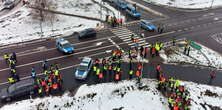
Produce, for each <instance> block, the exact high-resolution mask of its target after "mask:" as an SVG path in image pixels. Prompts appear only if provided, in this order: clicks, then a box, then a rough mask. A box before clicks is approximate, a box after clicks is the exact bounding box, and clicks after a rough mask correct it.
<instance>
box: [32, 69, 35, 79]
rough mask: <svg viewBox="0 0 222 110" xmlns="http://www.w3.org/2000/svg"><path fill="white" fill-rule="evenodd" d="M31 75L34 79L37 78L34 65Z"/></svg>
mask: <svg viewBox="0 0 222 110" xmlns="http://www.w3.org/2000/svg"><path fill="white" fill-rule="evenodd" d="M31 77H32V78H34V79H35V78H36V72H35V67H32V71H31Z"/></svg>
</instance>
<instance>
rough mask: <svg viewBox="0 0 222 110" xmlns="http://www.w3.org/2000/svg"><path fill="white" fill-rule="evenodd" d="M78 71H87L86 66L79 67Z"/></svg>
mask: <svg viewBox="0 0 222 110" xmlns="http://www.w3.org/2000/svg"><path fill="white" fill-rule="evenodd" d="M78 69H79V70H80V71H85V70H87V66H84V65H80V66H79V68H78Z"/></svg>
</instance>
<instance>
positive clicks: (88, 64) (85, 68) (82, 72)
mask: <svg viewBox="0 0 222 110" xmlns="http://www.w3.org/2000/svg"><path fill="white" fill-rule="evenodd" d="M92 64H93V61H92V58H89V57H84V58H83V59H82V61H81V63H80V64H79V66H78V67H77V69H76V71H75V78H76V79H80V80H84V79H86V77H87V76H88V74H89V72H90V70H91V68H92Z"/></svg>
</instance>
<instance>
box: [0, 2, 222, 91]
mask: <svg viewBox="0 0 222 110" xmlns="http://www.w3.org/2000/svg"><path fill="white" fill-rule="evenodd" d="M135 1H136V2H138V3H140V4H142V5H144V6H148V7H150V8H152V9H154V10H156V11H159V12H161V13H163V14H164V15H166V16H168V17H166V18H164V17H160V16H157V15H154V14H152V13H151V12H148V11H147V10H145V9H142V8H140V9H139V10H140V11H141V12H142V19H147V20H150V21H152V23H153V24H155V25H158V24H164V25H165V26H166V27H165V30H164V32H163V33H162V34H159V33H157V32H149V31H147V30H143V29H140V27H139V25H138V22H136V21H135V20H133V19H131V18H128V19H129V21H130V22H131V23H128V24H127V25H123V26H120V27H115V28H107V29H102V30H99V31H98V34H97V37H95V38H90V39H84V40H79V39H78V38H77V37H76V36H74V35H70V36H66V37H64V38H65V39H67V40H69V41H70V42H71V43H72V44H73V45H74V46H75V48H76V49H75V52H74V53H73V54H70V55H63V54H62V53H60V52H59V51H58V50H57V49H56V48H55V39H42V40H37V41H32V42H25V43H21V44H16V45H9V46H6V47H1V49H0V55H1V56H2V55H3V54H4V53H11V52H16V53H17V57H18V58H17V59H18V63H17V66H16V68H17V73H19V76H20V78H21V79H26V78H30V74H31V68H32V67H33V66H34V67H35V68H36V72H37V73H38V74H41V72H42V68H41V62H42V61H43V60H44V59H47V60H48V61H49V64H54V63H59V64H60V65H61V67H60V68H61V73H62V77H63V80H64V83H63V90H68V89H73V88H74V89H75V88H78V87H79V86H80V85H82V84H95V83H97V82H96V81H95V75H94V74H93V73H90V75H89V77H88V79H87V80H86V81H76V80H75V78H74V71H75V68H76V67H77V66H78V64H79V63H80V61H81V58H82V57H84V56H89V57H92V58H93V59H95V58H103V57H108V56H110V53H109V51H110V50H113V49H117V48H122V49H123V50H125V51H126V50H128V49H129V48H131V47H134V44H133V43H132V42H131V40H130V35H131V34H135V35H136V36H135V37H137V38H138V39H139V45H140V46H148V45H150V44H151V43H154V42H156V41H157V40H158V41H161V42H164V43H165V42H168V41H170V40H171V39H172V38H173V37H176V39H190V40H194V41H196V42H199V43H201V44H203V45H205V46H208V47H209V48H212V49H213V50H215V51H217V52H219V53H220V54H221V53H222V49H221V46H222V45H221V43H220V42H218V41H216V40H215V39H213V38H212V37H211V36H212V35H214V34H217V33H220V32H221V28H220V27H222V19H221V18H222V11H221V10H222V9H220V8H218V9H209V10H203V11H194V12H184V11H181V10H175V9H170V8H167V7H160V6H156V5H152V4H147V3H145V2H142V1H140V0H135ZM141 32H142V33H144V34H145V37H144V38H141V37H140V36H139V33H141ZM155 65H156V64H155V63H149V64H145V65H144V71H143V73H144V74H143V76H144V77H147V78H155V74H156V73H155V69H154V67H155ZM122 66H123V68H124V70H123V71H124V72H123V75H122V78H123V79H127V77H128V75H127V71H128V64H127V63H126V64H123V65H122ZM162 67H163V69H164V71H166V76H168V77H171V76H173V77H176V78H178V79H182V80H188V81H194V82H198V83H204V84H207V83H208V79H209V73H210V71H211V70H210V69H208V68H200V67H193V66H180V65H179V66H178V65H165V64H163V65H162ZM0 73H1V74H0V89H2V88H5V87H7V86H8V83H7V78H8V77H9V68H8V66H7V64H5V61H4V60H3V59H2V58H0ZM221 78H222V72H221V71H217V77H216V79H215V81H214V82H213V85H216V86H221V87H222V85H221V84H222V83H221V80H220V79H221Z"/></svg>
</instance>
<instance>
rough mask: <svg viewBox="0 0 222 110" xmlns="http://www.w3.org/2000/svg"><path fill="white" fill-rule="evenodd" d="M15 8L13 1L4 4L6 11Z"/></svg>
mask: <svg viewBox="0 0 222 110" xmlns="http://www.w3.org/2000/svg"><path fill="white" fill-rule="evenodd" d="M14 6H15V4H14V2H12V1H6V2H5V3H4V9H12V8H13V7H14Z"/></svg>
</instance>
